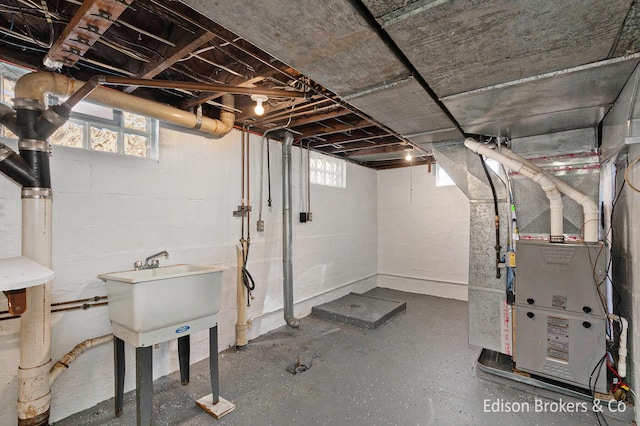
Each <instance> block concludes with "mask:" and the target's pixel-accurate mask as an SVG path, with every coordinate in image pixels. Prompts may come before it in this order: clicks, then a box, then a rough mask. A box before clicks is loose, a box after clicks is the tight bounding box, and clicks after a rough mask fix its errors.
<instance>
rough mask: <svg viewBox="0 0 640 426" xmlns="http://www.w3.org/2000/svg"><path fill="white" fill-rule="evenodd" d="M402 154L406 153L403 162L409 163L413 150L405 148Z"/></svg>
mask: <svg viewBox="0 0 640 426" xmlns="http://www.w3.org/2000/svg"><path fill="white" fill-rule="evenodd" d="M404 152H406V153H407V155H406V156H405V157H404V159H405V160H407V161H411V160H412V159H413V155H412V154H413V148H405V149H404Z"/></svg>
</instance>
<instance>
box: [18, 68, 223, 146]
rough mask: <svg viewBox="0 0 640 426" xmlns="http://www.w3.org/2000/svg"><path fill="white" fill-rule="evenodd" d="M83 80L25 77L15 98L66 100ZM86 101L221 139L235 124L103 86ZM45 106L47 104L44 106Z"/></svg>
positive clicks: (41, 73) (47, 74)
mask: <svg viewBox="0 0 640 426" xmlns="http://www.w3.org/2000/svg"><path fill="white" fill-rule="evenodd" d="M84 83H85V82H84V81H80V80H74V79H71V78H69V77H66V76H64V75H61V74H56V73H52V72H47V71H39V72H35V73H30V74H25V75H23V76H22V77H20V79H19V80H18V82H17V83H16V87H15V96H16V98H28V99H36V100H39V101H41V102H42V101H43V97H44V94H45V93H51V94H54V95H56V96H63V97H67V96H70V95H71V94H73V93H74V92H75V91H76V90H78V89H79V88H81V87H82V86H83V85H84ZM87 99H88V100H90V101H93V102H96V103H99V104H102V105H106V106H110V107H113V108H117V109H122V110H125V111H129V112H133V113H136V114H140V115H144V116H147V117H152V118H157V119H158V120H161V121H166V122H168V123H172V124H176V125H178V126H181V127H186V128H189V129H198V130H200V131H202V132H205V133H209V134H211V135H214V136H224V135H226V134H227V133H229V132H230V131H231V129H232V128H233V123H234V121H235V115H234V114H233V113H232V112H229V111H225V110H221V111H220V120H216V119H214V118H209V117H198V116H197V115H196V114H192V113H190V112H187V111H183V110H181V109H178V108H174V107H171V106H168V105H164V104H160V103H157V102H152V101H149V100H147V99H142V98H139V97H137V96H133V95H129V94H127V93H122V92H119V91H117V90H113V89H109V88H106V87H96V88H95V89H94V90H93V91H92V92H91V93H90V94H89V95H88V96H87ZM222 102H223V104H224V105H225V106H229V107H233V95H230V94H226V95H224V96H223V97H222ZM45 105H46V104H45Z"/></svg>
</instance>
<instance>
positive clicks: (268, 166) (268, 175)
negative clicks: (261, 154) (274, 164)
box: [267, 138, 271, 207]
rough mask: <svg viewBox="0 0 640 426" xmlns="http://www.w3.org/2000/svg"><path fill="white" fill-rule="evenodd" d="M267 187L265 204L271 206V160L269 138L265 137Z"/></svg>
mask: <svg viewBox="0 0 640 426" xmlns="http://www.w3.org/2000/svg"><path fill="white" fill-rule="evenodd" d="M267 187H268V188H269V198H267V205H268V206H269V207H271V160H270V159H269V138H267Z"/></svg>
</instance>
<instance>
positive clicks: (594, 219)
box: [500, 148, 598, 243]
mask: <svg viewBox="0 0 640 426" xmlns="http://www.w3.org/2000/svg"><path fill="white" fill-rule="evenodd" d="M500 152H501V153H503V154H504V155H505V156H507V157H509V158H512V159H515V160H518V161H521V162H522V163H523V164H525V165H527V166H528V167H531V168H532V169H534V170H539V171H541V170H542V169H541V168H540V167H538V166H536V165H535V164H533V163H532V162H530V161H529V160H527V159H525V158H523V157H521V156H520V155H518V154H516V153H515V152H513V151H512V150H510V149H508V148H501V150H500ZM548 176H549V178H551V180H553V182H554V183H555V184H556V187H557V188H558V191H560V192H562V193H563V194H565V195H566V196H567V197H569V198H571V199H572V200H574V201H575V202H576V203H578V204H580V205H581V206H582V213H583V216H584V219H583V220H584V223H583V231H582V232H583V237H584V241H585V242H588V243H594V242H597V241H598V205H597V204H596V202H595V201H593V200H592V199H591V197H589V196H588V195H586V194H584V193H582V192H580V191H578V190H577V189H575V188H574V187H572V186H571V185H569V184H568V183H566V182H565V181H563V180H561V179H558V178H557V177H555V176H553V175H548Z"/></svg>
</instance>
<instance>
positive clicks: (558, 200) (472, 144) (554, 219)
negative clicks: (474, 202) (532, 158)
mask: <svg viewBox="0 0 640 426" xmlns="http://www.w3.org/2000/svg"><path fill="white" fill-rule="evenodd" d="M464 145H465V146H466V147H467V148H469V149H470V150H472V151H473V152H475V153H476V154H482V155H484V156H485V157H488V158H492V159H494V160H496V161H497V162H498V163H500V164H502V165H503V166H505V167H508V168H509V169H511V170H513V171H514V172H517V173H520V174H521V175H523V176H526V177H528V178H529V179H531V180H533V181H534V182H536V183H537V184H539V185H540V186H541V187H542V189H543V190H544V192H545V194H546V195H547V198H548V199H549V209H550V214H551V233H550V235H549V240H550V241H551V242H552V243H561V242H563V241H564V236H563V231H562V221H563V216H562V196H561V195H560V192H559V191H558V189H557V187H556V184H555V183H554V181H553V180H552V179H551V178H550V177H549V176H548V175H547V174H546V173H544V172H543V171H542V169H539V170H535V169H534V168H532V167H530V166H528V165H526V164H524V163H523V162H522V161H519V160H516V159H513V158H509V157H507V156H505V155H502V154H501V153H499V152H497V151H495V150H493V149H491V148H489V147H488V146H486V145H484V144H481V143H480V142H478V141H476V140H474V139H472V138H467V139H466V140H465V141H464Z"/></svg>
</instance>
